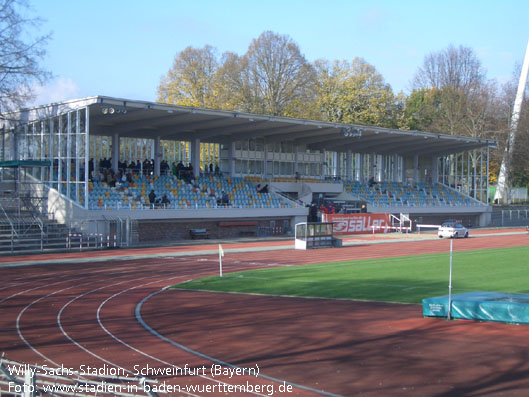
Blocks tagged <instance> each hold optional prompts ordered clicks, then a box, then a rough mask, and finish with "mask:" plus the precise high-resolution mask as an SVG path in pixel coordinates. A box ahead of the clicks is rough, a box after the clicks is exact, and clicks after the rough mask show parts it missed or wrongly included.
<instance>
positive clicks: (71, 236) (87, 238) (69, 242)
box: [66, 233, 118, 251]
mask: <svg viewBox="0 0 529 397" xmlns="http://www.w3.org/2000/svg"><path fill="white" fill-rule="evenodd" d="M77 244H79V251H82V250H83V248H99V249H103V248H115V247H117V245H118V240H117V234H116V233H107V234H103V233H68V235H67V236H66V248H68V249H71V248H75V247H77Z"/></svg>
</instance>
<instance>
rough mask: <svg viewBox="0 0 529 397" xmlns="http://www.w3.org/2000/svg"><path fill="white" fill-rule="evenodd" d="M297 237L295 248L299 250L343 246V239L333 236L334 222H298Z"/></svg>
mask: <svg viewBox="0 0 529 397" xmlns="http://www.w3.org/2000/svg"><path fill="white" fill-rule="evenodd" d="M295 238H296V241H295V248H296V249H299V250H306V249H312V248H329V247H341V245H342V240H339V239H336V238H334V236H333V223H332V222H323V223H322V222H303V223H298V224H296V235H295Z"/></svg>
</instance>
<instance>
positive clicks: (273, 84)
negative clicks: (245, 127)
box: [243, 31, 315, 117]
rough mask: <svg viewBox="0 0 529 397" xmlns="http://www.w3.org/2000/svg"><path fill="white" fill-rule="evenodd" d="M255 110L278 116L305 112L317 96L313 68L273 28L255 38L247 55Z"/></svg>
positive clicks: (290, 43) (249, 82) (292, 45)
mask: <svg viewBox="0 0 529 397" xmlns="http://www.w3.org/2000/svg"><path fill="white" fill-rule="evenodd" d="M243 58H244V62H245V67H246V68H247V69H246V71H245V73H246V75H245V79H246V83H247V84H248V88H249V91H248V92H249V94H250V95H251V96H252V102H253V106H255V108H254V109H253V111H255V112H258V113H265V114H272V115H277V116H297V117H300V115H303V113H304V112H305V110H306V109H305V110H304V109H303V107H304V106H305V104H307V103H308V102H311V101H313V99H314V78H315V74H314V70H313V68H312V65H311V64H310V63H309V62H307V60H306V59H305V57H304V56H303V55H302V54H301V51H300V49H299V47H298V45H297V44H296V43H294V41H293V40H292V39H291V38H290V37H288V36H286V35H285V36H284V35H278V34H275V33H273V32H270V31H266V32H264V33H262V34H261V35H260V36H259V37H258V38H257V39H254V40H252V43H251V44H250V46H249V47H248V51H247V52H246V54H245V55H244V57H243Z"/></svg>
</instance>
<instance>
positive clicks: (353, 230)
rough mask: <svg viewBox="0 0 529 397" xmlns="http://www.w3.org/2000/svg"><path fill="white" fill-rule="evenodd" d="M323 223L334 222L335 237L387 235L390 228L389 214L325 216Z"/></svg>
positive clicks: (323, 216)
mask: <svg viewBox="0 0 529 397" xmlns="http://www.w3.org/2000/svg"><path fill="white" fill-rule="evenodd" d="M322 222H333V223H334V227H333V233H334V234H335V235H338V236H339V235H343V234H365V233H373V228H372V226H379V227H382V228H375V233H387V232H388V229H387V228H386V226H390V225H391V223H390V220H389V214H323V215H322Z"/></svg>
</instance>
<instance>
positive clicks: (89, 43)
mask: <svg viewBox="0 0 529 397" xmlns="http://www.w3.org/2000/svg"><path fill="white" fill-rule="evenodd" d="M30 4H31V6H32V9H33V13H34V15H37V16H39V17H40V18H42V19H43V20H44V22H43V24H42V25H41V27H40V31H41V32H42V33H47V32H51V40H50V41H49V43H48V46H47V54H46V57H45V58H44V59H43V61H42V64H43V66H44V67H45V68H46V69H48V70H49V71H51V73H52V74H53V79H52V80H50V81H49V82H48V83H47V85H46V86H44V87H38V88H37V94H38V97H37V99H36V101H35V103H34V104H35V105H38V104H47V103H50V102H56V101H63V100H68V99H74V98H84V97H88V96H95V95H107V96H112V97H118V98H125V99H130V100H144V101H156V97H157V94H156V92H157V87H158V85H159V83H160V80H161V78H162V77H163V76H164V75H165V74H166V73H167V71H168V70H169V69H170V68H171V66H172V63H173V61H174V58H175V56H176V55H177V54H178V53H179V52H180V51H182V50H184V49H185V48H186V47H188V46H191V47H195V48H202V47H204V46H205V45H208V44H209V45H211V46H213V47H215V48H216V49H217V51H218V54H219V56H220V55H221V54H222V53H223V52H225V51H231V52H235V53H237V54H239V55H243V54H244V53H245V52H246V50H247V49H248V46H249V45H250V43H251V41H252V39H255V38H257V37H258V36H259V35H260V34H261V33H262V32H264V31H267V30H270V31H273V32H275V33H278V34H282V35H288V36H290V38H292V40H293V41H294V42H296V43H297V44H298V46H299V48H300V50H301V52H302V54H304V56H305V58H306V59H307V60H308V61H310V62H313V61H315V60H316V59H326V60H329V61H333V60H352V59H354V58H355V57H361V58H364V59H365V60H366V61H367V62H368V63H370V64H371V65H373V66H374V67H375V68H376V69H377V70H378V72H379V73H381V74H382V76H383V77H384V79H385V81H386V83H388V84H390V85H391V87H392V88H393V91H394V92H395V93H398V92H400V91H403V92H404V93H409V91H410V81H411V79H412V78H413V75H414V74H415V72H416V71H417V69H418V68H419V67H420V66H421V65H422V63H423V61H424V57H425V56H426V55H428V54H430V53H434V52H439V51H442V50H444V49H446V48H447V47H448V46H449V45H454V46H456V47H457V46H460V45H463V46H465V47H470V48H472V49H473V50H474V52H475V53H476V55H477V57H478V58H479V59H480V61H481V63H482V65H483V67H484V69H485V71H486V75H487V78H489V79H494V80H496V81H497V82H498V83H499V84H503V83H505V82H506V81H508V80H510V79H512V77H513V73H514V71H515V68H516V66H517V65H520V64H521V63H522V61H523V57H524V54H525V50H526V47H527V43H528V40H529V24H528V23H527V20H528V17H529V1H527V0H495V1H490V0H459V1H452V0H443V1H429V0H421V1H412V0H400V1H396V0H393V1H390V0H387V1H381V0H380V1H379V0H363V1H357V0H349V1H346V0H320V1H313V0H260V1H255V0H244V1H239V0H224V1H222V0H217V1H213V0H211V1H210V0H186V1H183V0H150V1H139V0H84V1H80V0H30Z"/></svg>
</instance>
